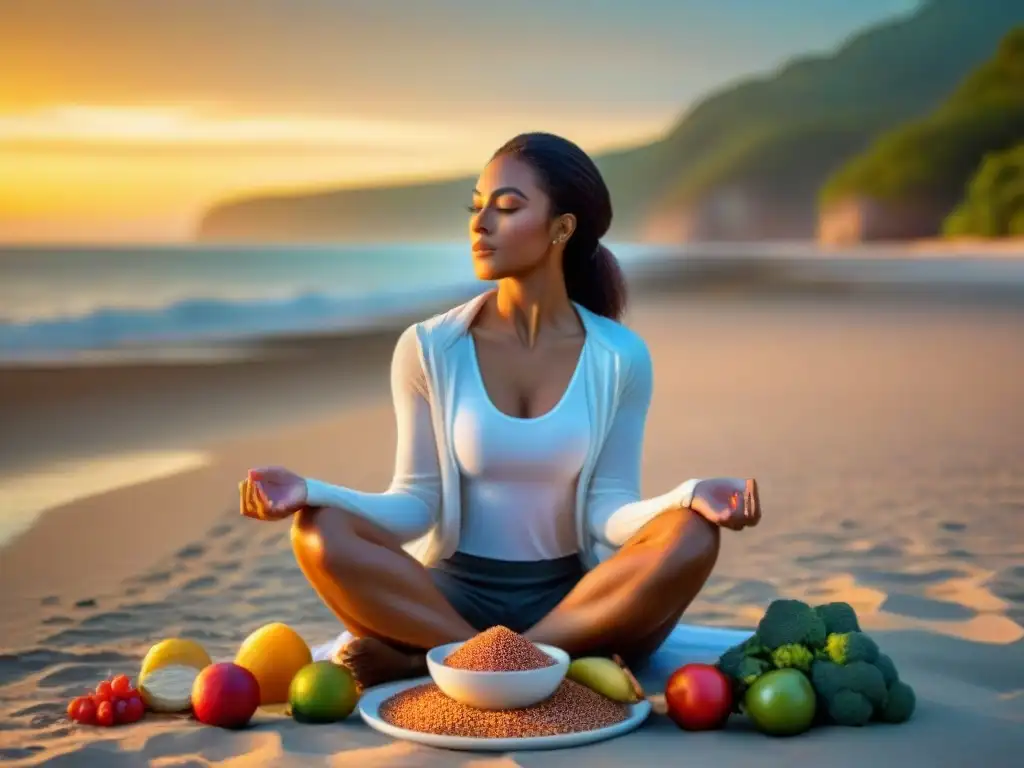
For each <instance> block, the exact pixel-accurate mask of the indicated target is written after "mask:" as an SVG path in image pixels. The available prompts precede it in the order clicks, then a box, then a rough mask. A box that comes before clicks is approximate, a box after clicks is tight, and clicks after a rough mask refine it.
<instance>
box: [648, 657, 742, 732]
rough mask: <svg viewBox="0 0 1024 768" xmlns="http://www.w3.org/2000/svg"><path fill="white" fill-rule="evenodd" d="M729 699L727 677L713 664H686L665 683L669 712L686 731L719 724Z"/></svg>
mask: <svg viewBox="0 0 1024 768" xmlns="http://www.w3.org/2000/svg"><path fill="white" fill-rule="evenodd" d="M732 703H733V702H732V685H731V684H730V682H729V678H728V677H726V676H725V675H724V674H722V673H721V672H720V671H719V670H718V669H717V668H715V666H714V665H712V664H685V665H683V666H682V667H680V668H679V669H677V670H676V671H675V672H673V673H672V676H671V677H669V679H668V682H667V683H666V684H665V704H666V705H667V706H668V716H669V717H670V718H671V719H672V721H673V722H674V723H675V724H676V725H678V726H679V727H680V728H683V729H685V730H687V731H709V730H714V729H716V728H721V727H722V726H724V725H725V721H726V720H728V719H729V714H730V713H731V712H732Z"/></svg>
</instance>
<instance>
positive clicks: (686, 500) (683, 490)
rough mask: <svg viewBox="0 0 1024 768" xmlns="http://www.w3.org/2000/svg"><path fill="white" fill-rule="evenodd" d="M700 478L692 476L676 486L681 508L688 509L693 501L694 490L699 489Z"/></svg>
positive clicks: (677, 498)
mask: <svg viewBox="0 0 1024 768" xmlns="http://www.w3.org/2000/svg"><path fill="white" fill-rule="evenodd" d="M699 482H700V480H699V479H698V478H691V479H689V480H687V481H686V482H685V483H682V484H681V485H679V486H678V487H677V488H676V500H677V501H678V503H679V508H680V509H686V508H687V507H689V506H690V505H691V504H692V503H693V492H694V491H695V490H697V483H699Z"/></svg>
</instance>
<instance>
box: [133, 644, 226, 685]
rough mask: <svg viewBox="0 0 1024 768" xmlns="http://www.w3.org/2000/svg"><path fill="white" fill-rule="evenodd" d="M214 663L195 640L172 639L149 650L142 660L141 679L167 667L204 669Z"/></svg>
mask: <svg viewBox="0 0 1024 768" xmlns="http://www.w3.org/2000/svg"><path fill="white" fill-rule="evenodd" d="M212 663H213V662H212V660H211V659H210V654H208V653H207V652H206V649H205V648H203V646H201V645H200V644H199V643H197V642H196V641H195V640H185V639H184V638H180V637H172V638H170V639H168V640H162V641H161V642H159V643H157V644H156V645H154V646H153V647H152V648H150V649H149V653H147V654H146V657H145V658H144V659H143V660H142V668H141V669H140V670H139V677H140V678H142V677H145V676H146V675H147V674H148V673H150V672H152V671H153V670H155V669H160V668H161V667H167V666H170V665H171V664H176V665H180V666H184V667H194V668H196V669H202V668H203V667H205V666H208V665H209V664H212Z"/></svg>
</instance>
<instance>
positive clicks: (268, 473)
mask: <svg viewBox="0 0 1024 768" xmlns="http://www.w3.org/2000/svg"><path fill="white" fill-rule="evenodd" d="M238 491H239V496H240V503H241V512H242V514H243V515H245V516H246V517H251V518H253V519H254V520H282V519H284V518H286V517H290V516H291V515H293V514H295V513H296V512H298V511H299V510H300V509H302V508H303V507H304V506H306V479H305V478H304V477H302V476H301V475H297V474H295V473H294V472H292V471H291V470H288V469H284V468H283V467H264V468H261V469H250V470H249V474H248V477H246V479H245V480H243V481H242V482H241V483H239V484H238Z"/></svg>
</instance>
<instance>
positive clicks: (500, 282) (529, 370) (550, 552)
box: [241, 133, 761, 686]
mask: <svg viewBox="0 0 1024 768" xmlns="http://www.w3.org/2000/svg"><path fill="white" fill-rule="evenodd" d="M469 214H470V219H469V230H470V234H471V239H472V254H473V264H474V267H475V271H476V274H477V276H478V277H479V278H481V279H483V280H488V281H496V283H497V286H496V289H494V290H490V291H487V292H485V293H483V294H481V295H479V296H477V297H476V298H474V299H472V300H470V301H469V302H467V303H465V304H463V305H461V306H458V307H455V308H454V309H452V310H450V311H448V312H445V313H443V314H440V315H437V316H435V317H432V318H429V319H427V320H424V321H422V322H419V323H416V324H414V325H413V326H411V327H409V328H408V329H406V331H405V332H404V333H403V334H402V335H401V337H400V338H399V340H398V342H397V345H396V348H395V352H394V358H393V361H392V367H391V387H392V395H393V399H394V409H395V417H396V419H397V429H398V443H397V451H396V457H395V469H394V478H393V480H392V482H391V485H390V487H389V488H388V489H387V490H386V491H385V492H383V493H364V492H360V491H356V490H352V489H349V488H343V487H339V486H336V485H331V484H329V483H326V482H323V481H321V480H317V479H313V478H307V477H303V476H301V475H298V474H296V473H294V472H291V471H289V470H286V469H282V468H278V467H269V468H260V469H253V470H251V471H250V473H249V476H248V478H247V480H246V481H244V482H243V483H242V484H241V493H242V512H243V514H245V515H247V516H249V517H253V518H256V519H259V520H281V519H285V518H288V517H291V516H293V515H294V521H293V523H292V529H291V530H292V537H291V539H292V546H293V548H294V551H295V557H296V559H297V560H298V563H299V566H300V568H301V569H302V571H303V573H304V574H305V575H306V577H307V578H308V579H309V582H310V583H311V584H312V586H313V588H314V589H315V590H316V591H317V593H318V594H319V595H320V597H321V598H322V599H323V601H324V602H325V603H326V604H327V606H328V607H329V608H330V609H331V610H332V611H333V612H334V613H335V614H336V615H337V616H338V618H339V619H340V620H341V621H342V622H343V623H344V625H345V627H346V628H347V629H348V631H349V632H350V633H351V635H352V636H353V639H352V640H351V641H350V642H348V644H347V645H345V646H344V647H343V648H341V649H340V650H338V652H337V654H336V656H335V659H334V660H335V661H336V662H337V663H340V664H344V665H346V666H348V667H349V668H351V669H352V670H353V672H354V673H355V675H356V676H357V677H358V679H359V680H360V682H361V683H362V684H363V685H364V686H369V685H375V684H378V683H381V682H385V681H388V680H393V679H398V678H404V677H409V676H412V675H417V674H421V673H423V672H424V670H425V663H424V651H425V650H426V649H429V648H431V647H433V646H436V645H440V644H442V643H448V642H452V641H457V640H466V639H468V638H470V637H472V636H473V635H475V634H477V633H478V632H480V631H482V630H484V629H487V628H489V627H492V626H495V625H498V624H502V625H505V626H507V627H509V628H511V629H513V630H515V631H517V632H521V633H523V634H524V635H525V636H526V637H527V638H529V639H531V640H533V641H534V642H540V643H549V644H551V645H555V646H558V647H560V648H563V649H565V650H566V651H567V652H568V653H570V654H571V655H574V656H577V655H581V654H593V653H601V654H611V653H618V654H620V655H622V656H623V657H624V658H625V659H626V660H627V662H630V663H637V662H638V661H641V660H643V659H644V658H645V657H647V656H648V655H649V654H651V653H652V652H653V651H655V650H656V649H657V648H658V647H659V646H660V645H661V644H662V643H663V642H664V641H665V639H666V638H667V637H668V635H669V633H670V632H671V631H672V628H673V626H675V624H676V623H677V622H678V620H679V617H680V616H681V615H682V613H683V611H685V610H686V607H687V606H688V605H689V604H690V602H691V601H692V600H693V599H694V597H695V596H696V595H697V593H698V592H699V591H700V589H701V587H702V586H703V585H704V582H705V581H706V580H707V578H708V576H709V575H710V573H711V570H712V567H713V566H714V564H715V560H716V558H717V555H718V548H719V529H720V528H722V527H725V528H730V529H734V530H740V529H742V528H744V527H746V526H753V525H756V524H757V522H758V520H759V519H760V516H761V509H760V502H759V499H758V492H757V484H756V482H755V481H754V480H751V479H746V478H715V479H703V480H699V479H687V480H685V481H684V482H681V483H680V484H679V485H677V486H676V487H675V488H672V489H671V490H669V491H668V492H667V493H664V494H663V495H661V496H656V497H654V498H650V499H642V498H641V496H640V464H641V452H642V443H643V436H644V427H645V422H646V419H647V413H648V408H649V405H650V402H651V394H652V388H653V379H652V364H651V359H650V355H649V353H648V349H647V346H646V344H645V343H644V341H643V340H642V339H641V338H640V337H639V336H638V335H637V334H636V333H634V332H633V331H631V330H629V329H627V328H626V327H625V326H624V325H621V324H620V322H619V320H620V318H621V316H622V314H623V310H624V308H625V303H626V293H625V284H624V279H623V276H622V273H621V272H620V270H619V267H618V265H617V263H616V261H615V258H614V257H613V256H612V254H611V253H610V252H609V251H608V250H607V249H606V248H604V247H603V246H602V245H601V244H600V238H601V237H602V236H603V235H604V234H605V233H606V232H607V231H608V228H609V225H610V224H611V219H612V206H611V200H610V197H609V193H608V189H607V187H606V186H605V184H604V181H603V180H602V178H601V175H600V173H599V172H598V169H597V167H596V166H595V165H594V163H593V162H592V161H591V159H590V158H589V157H588V156H587V155H586V154H585V153H584V152H583V151H582V150H581V149H580V148H579V147H577V146H576V145H575V144H573V143H571V142H569V141H567V140H565V139H562V138H559V137H557V136H552V135H550V134H544V133H532V134H525V135H522V136H518V137H516V138H514V139H512V140H511V141H510V142H508V143H507V144H506V145H505V146H503V147H502V148H501V149H499V150H498V151H497V152H496V153H495V155H494V156H493V158H492V159H491V161H490V162H489V163H488V164H487V166H486V168H484V170H483V173H482V174H481V175H480V178H479V181H478V183H477V185H476V189H474V190H473V191H472V204H471V205H470V207H469ZM681 479H682V478H681Z"/></svg>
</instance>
